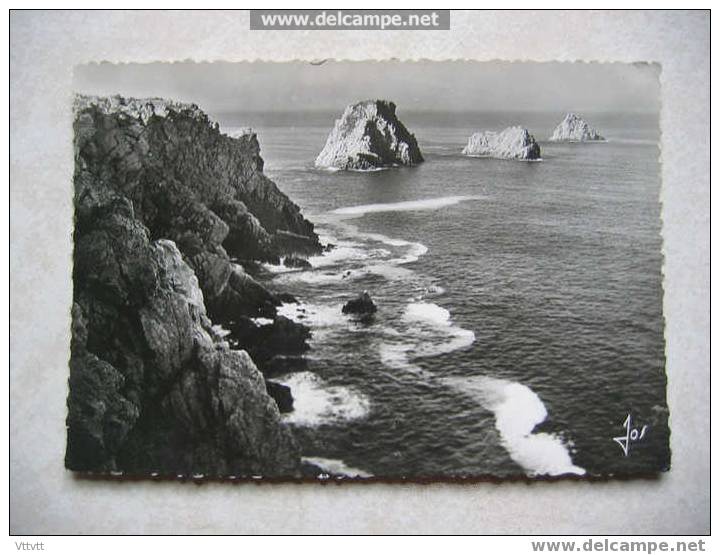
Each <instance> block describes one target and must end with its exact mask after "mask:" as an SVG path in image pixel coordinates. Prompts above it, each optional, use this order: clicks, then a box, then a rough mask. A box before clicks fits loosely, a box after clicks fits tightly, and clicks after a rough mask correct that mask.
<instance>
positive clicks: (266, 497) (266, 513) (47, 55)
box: [10, 11, 710, 534]
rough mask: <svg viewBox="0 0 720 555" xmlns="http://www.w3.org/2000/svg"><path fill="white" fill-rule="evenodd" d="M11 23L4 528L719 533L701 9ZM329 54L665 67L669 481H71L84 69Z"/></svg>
mask: <svg viewBox="0 0 720 555" xmlns="http://www.w3.org/2000/svg"><path fill="white" fill-rule="evenodd" d="M10 21H11V26H10V34H11V36H10V47H11V52H10V54H11V55H10V62H11V63H10V85H11V86H10V94H11V97H10V108H11V111H10V128H11V156H10V164H11V166H10V170H11V179H10V217H11V222H10V239H11V250H10V264H11V272H10V286H11V296H10V309H11V317H10V329H11V334H10V356H11V360H10V400H11V422H10V444H11V456H10V473H11V479H10V511H11V513H10V521H11V532H12V533H16V534H57V533H111V534H112V533H216V532H224V533H303V532H306V533H341V532H344V533H398V532H406V533H584V534H608V533H626V534H636V533H653V534H675V533H689V534H701V533H706V532H708V531H709V526H710V520H709V494H710V489H709V477H710V465H709V462H710V461H709V457H710V449H709V428H710V408H709V402H710V388H709V377H710V374H709V372H710V366H709V317H710V313H709V287H710V283H709V270H710V246H709V241H710V237H709V231H710V227H709V217H710V211H709V196H710V180H709V163H710V149H709V130H710V121H709V106H710V76H709V75H710V72H709V70H710V62H709V50H710V17H709V15H708V14H706V13H702V12H677V11H676V12H568V13H559V12H547V11H545V12H453V14H452V20H451V27H452V30H451V31H432V32H430V31H397V32H393V31H338V32H334V31H322V32H312V31H288V32H276V31H249V30H248V13H247V12H243V11H238V12H203V13H197V12H195V13H189V12H13V13H12V14H11V18H10ZM327 57H333V58H336V59H355V60H363V59H387V58H398V59H402V60H413V59H421V58H427V59H434V60H444V59H478V60H493V59H503V60H510V61H512V60H535V61H550V60H561V61H576V60H583V61H601V62H602V61H625V62H636V61H652V62H659V63H660V64H661V66H662V71H661V75H660V80H661V87H662V108H661V127H662V162H663V167H662V177H663V193H662V200H663V234H664V239H665V246H664V251H665V268H664V272H665V316H666V319H667V327H666V339H667V363H668V377H669V389H668V398H669V404H670V419H671V427H672V432H673V433H672V440H671V442H672V450H673V468H672V470H671V471H670V472H669V473H668V474H667V475H665V476H663V477H662V478H661V479H659V480H636V481H623V482H607V483H597V482H596V483H589V482H567V481H566V482H562V483H533V484H525V483H505V484H501V485H497V484H474V485H458V484H433V485H388V484H374V485H362V484H358V485H353V484H349V485H348V484H346V485H343V486H340V487H336V486H334V485H328V486H324V487H323V486H320V485H314V484H306V485H294V484H285V485H270V484H263V485H261V486H257V485H254V484H242V485H228V484H205V485H203V486H195V485H192V484H190V483H185V484H182V483H174V482H163V483H154V482H106V481H88V480H77V479H75V478H74V477H73V476H72V475H71V474H70V473H69V472H67V471H65V470H64V468H63V454H64V447H65V426H64V418H65V397H66V394H67V384H66V382H67V376H68V369H67V360H68V358H69V339H70V327H69V323H70V319H69V310H70V305H71V297H72V289H71V280H70V276H71V257H72V235H71V232H72V189H71V182H72V171H73V167H72V165H73V156H72V127H71V121H72V117H71V95H72V88H71V81H72V68H73V66H74V65H76V64H80V63H85V62H88V61H100V60H110V61H134V62H151V61H158V60H168V61H173V60H175V61H179V60H185V59H192V60H196V61H214V60H225V61H239V60H257V59H262V60H277V61H282V60H293V59H305V60H311V59H318V58H327ZM528 94H532V92H531V91H528Z"/></svg>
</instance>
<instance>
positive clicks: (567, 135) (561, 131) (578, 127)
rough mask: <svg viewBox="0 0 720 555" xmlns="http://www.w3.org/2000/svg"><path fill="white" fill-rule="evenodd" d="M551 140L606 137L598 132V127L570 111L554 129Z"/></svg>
mask: <svg viewBox="0 0 720 555" xmlns="http://www.w3.org/2000/svg"><path fill="white" fill-rule="evenodd" d="M550 140H551V141H553V142H569V143H573V142H585V141H604V140H605V139H604V137H602V136H601V135H600V133H598V132H597V130H596V129H593V128H592V127H590V125H589V124H588V122H586V121H585V120H584V119H583V118H581V117H580V116H578V115H576V114H573V113H569V114H566V115H565V117H564V118H563V120H562V121H561V122H560V123H559V124H558V126H557V127H556V128H555V130H554V131H553V134H552V136H551V137H550Z"/></svg>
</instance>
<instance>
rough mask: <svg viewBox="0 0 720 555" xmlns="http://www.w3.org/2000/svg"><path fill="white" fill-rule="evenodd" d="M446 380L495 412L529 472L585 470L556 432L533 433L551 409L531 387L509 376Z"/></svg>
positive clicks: (498, 426) (504, 435)
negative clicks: (508, 378) (509, 379)
mask: <svg viewBox="0 0 720 555" xmlns="http://www.w3.org/2000/svg"><path fill="white" fill-rule="evenodd" d="M442 382H443V383H445V384H447V385H449V386H450V387H453V388H455V389H456V390H458V391H460V392H462V393H464V394H470V395H472V396H473V398H474V399H475V400H477V401H478V402H479V403H480V405H482V406H483V407H484V408H486V409H487V410H489V411H491V412H492V413H493V414H494V416H495V428H496V429H497V431H498V432H499V433H500V437H501V439H502V442H503V445H504V446H505V448H506V449H507V451H508V453H509V454H510V457H511V458H512V459H513V460H514V461H515V462H516V463H518V464H519V465H520V466H522V467H523V468H524V469H525V470H526V471H527V473H528V474H529V475H531V476H535V475H548V476H560V475H563V474H577V475H583V474H585V469H583V468H581V467H579V466H577V465H575V464H573V461H572V458H571V456H570V452H569V450H568V446H567V445H566V444H565V443H564V442H563V440H562V439H561V438H559V437H557V436H555V435H553V434H548V433H544V432H542V433H533V430H534V429H535V427H536V426H537V425H538V424H541V423H542V422H544V421H545V419H546V418H547V409H546V408H545V405H544V404H543V402H542V400H541V399H540V397H538V395H537V394H536V393H535V392H534V391H533V390H532V389H530V388H529V387H527V386H525V385H523V384H521V383H518V382H511V381H507V380H500V379H497V378H489V377H485V376H478V377H474V378H472V377H471V378H465V377H463V378H455V377H453V378H443V379H442Z"/></svg>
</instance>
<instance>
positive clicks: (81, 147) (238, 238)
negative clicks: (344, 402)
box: [65, 96, 322, 477]
mask: <svg viewBox="0 0 720 555" xmlns="http://www.w3.org/2000/svg"><path fill="white" fill-rule="evenodd" d="M74 130H75V141H74V152H75V174H74V186H75V196H74V204H75V231H74V241H75V251H74V272H73V283H74V291H73V308H72V330H73V335H72V345H71V358H70V370H71V371H70V381H69V386H70V391H69V396H68V419H67V428H68V442H67V451H66V459H65V461H66V466H67V468H69V469H71V470H75V471H91V472H95V473H110V472H114V473H115V472H121V473H124V474H130V475H149V474H152V473H160V474H163V475H197V474H203V475H206V476H237V477H243V476H253V475H263V476H276V477H291V476H299V475H301V474H302V473H303V467H304V466H305V467H307V465H303V463H302V461H301V457H300V450H299V447H298V445H297V443H296V441H295V440H294V438H293V436H292V433H291V431H290V430H289V428H288V427H287V426H286V425H285V424H283V423H282V421H281V418H280V410H290V409H291V407H292V397H291V394H290V392H289V390H288V388H286V387H285V386H282V385H280V384H277V383H275V382H273V381H272V380H269V379H267V378H266V376H271V375H273V374H276V373H278V372H280V371H283V370H284V371H286V370H287V369H288V368H292V367H293V365H294V364H298V365H301V364H302V362H301V361H302V358H301V354H302V353H303V352H304V351H305V350H306V349H307V339H308V337H309V334H310V332H309V330H308V329H307V328H306V327H305V326H303V325H302V324H298V323H295V322H292V321H290V320H288V319H286V318H283V317H281V316H278V315H277V307H278V306H279V305H280V304H281V303H282V302H287V301H290V300H294V299H292V298H291V297H290V296H288V295H284V294H282V292H278V291H271V290H269V289H268V288H267V287H265V286H263V285H262V284H260V283H259V282H258V281H257V280H256V279H255V278H253V276H252V275H251V274H250V273H248V272H247V271H246V270H245V269H244V268H245V267H251V266H252V264H253V262H255V261H264V262H272V263H279V260H280V257H281V256H289V257H295V260H302V259H301V258H300V257H302V256H308V255H313V254H318V253H320V252H321V251H322V246H321V245H320V242H319V240H318V237H317V235H316V234H315V232H314V230H313V225H312V224H311V223H310V222H308V221H307V220H306V219H305V218H304V217H303V216H302V214H301V213H300V209H299V208H298V207H297V206H296V205H295V204H294V203H293V202H292V201H290V199H288V198H287V196H286V195H284V194H283V193H282V192H281V191H280V190H279V189H278V188H277V186H276V185H275V184H274V183H273V182H272V181H271V180H270V179H268V178H267V177H266V176H265V175H264V174H263V160H262V158H261V157H260V148H259V144H258V141H257V137H256V136H255V135H254V134H244V135H241V136H239V137H235V138H233V137H228V136H226V135H224V134H222V133H221V132H220V130H219V126H218V124H217V123H214V122H212V121H211V120H210V119H209V118H208V116H207V115H206V114H205V113H204V112H202V110H200V109H199V108H198V107H197V106H195V105H190V104H182V103H177V102H168V101H165V100H162V99H126V98H122V97H118V96H116V97H110V98H97V97H85V96H78V97H77V98H76V101H75V122H74ZM297 263H299V264H301V262H297ZM257 318H263V319H267V321H268V322H269V323H267V322H266V321H264V320H263V323H262V324H259V323H257V322H256V321H255V320H254V319H257ZM228 332H229V333H228Z"/></svg>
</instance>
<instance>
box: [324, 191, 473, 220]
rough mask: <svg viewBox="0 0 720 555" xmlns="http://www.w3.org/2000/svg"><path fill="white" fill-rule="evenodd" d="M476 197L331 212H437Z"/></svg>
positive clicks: (431, 199) (400, 203)
mask: <svg viewBox="0 0 720 555" xmlns="http://www.w3.org/2000/svg"><path fill="white" fill-rule="evenodd" d="M479 198H481V197H478V196H451V197H440V198H428V199H420V200H408V201H404V202H385V203H379V204H361V205H358V206H346V207H344V208H338V209H336V210H334V211H333V214H339V215H344V216H356V217H359V216H364V215H365V214H370V213H376V212H409V211H413V210H437V209H438V208H444V207H446V206H452V205H453V204H458V203H460V202H463V201H466V200H474V199H479Z"/></svg>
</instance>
